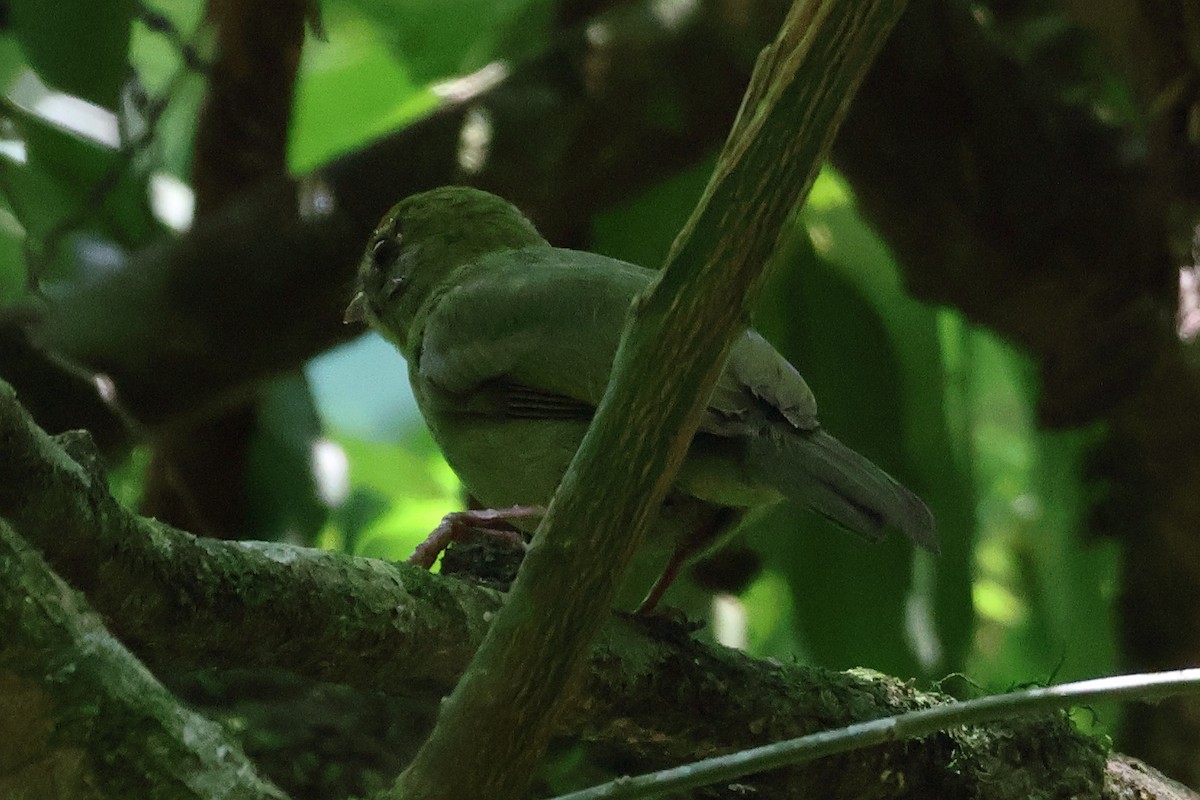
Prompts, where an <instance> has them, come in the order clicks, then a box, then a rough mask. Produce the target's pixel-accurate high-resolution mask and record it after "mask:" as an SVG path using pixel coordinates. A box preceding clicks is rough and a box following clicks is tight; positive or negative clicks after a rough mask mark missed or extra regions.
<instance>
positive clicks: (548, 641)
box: [392, 0, 904, 800]
mask: <svg viewBox="0 0 1200 800" xmlns="http://www.w3.org/2000/svg"><path fill="white" fill-rule="evenodd" d="M903 7H904V3H903V0H868V1H865V2H864V1H858V0H812V1H811V2H806V1H805V0H801V2H798V3H796V4H795V5H794V6H793V7H792V9H791V12H790V13H789V15H788V17H787V19H786V20H785V22H784V25H783V28H782V30H781V31H780V34H779V37H778V38H777V39H776V41H775V43H774V44H773V45H772V46H771V47H770V48H769V49H768V51H767V52H766V53H765V54H764V56H763V57H761V58H760V59H759V63H758V67H757V68H756V70H755V73H754V76H753V77H752V79H751V87H750V89H749V91H748V100H747V101H746V102H744V103H743V108H742V111H741V114H740V115H739V119H738V121H737V123H736V124H735V125H734V128H733V132H732V133H731V136H730V139H729V141H728V142H727V143H726V145H725V149H724V151H723V152H722V154H721V157H720V159H719V161H718V164H717V169H716V172H715V173H714V175H713V178H712V180H711V182H710V184H709V186H708V189H707V190H706V192H705V195H704V197H703V198H702V200H701V202H700V205H699V206H698V208H697V209H696V211H695V212H694V213H693V215H692V218H691V219H690V220H689V222H688V224H687V225H686V226H685V227H684V229H683V231H682V232H681V233H680V235H679V238H678V239H677V241H676V243H675V246H674V247H673V249H672V254H671V256H670V258H669V264H668V266H667V268H666V270H665V272H664V273H663V275H662V277H661V279H660V280H659V282H658V283H657V284H656V285H655V286H654V287H652V288H651V290H650V292H649V294H648V295H646V296H643V297H642V298H640V299H639V300H638V301H637V302H636V303H635V305H634V312H633V314H632V317H631V324H630V327H629V328H628V329H627V331H626V334H625V337H624V339H623V340H622V343H621V346H620V350H619V352H618V354H617V357H616V362H615V364H614V371H613V376H612V380H611V382H610V384H609V387H608V391H607V392H606V394H605V396H604V400H603V402H601V404H600V408H599V409H598V411H597V413H596V417H595V419H594V421H593V423H592V425H591V427H590V428H589V430H588V433H587V436H586V438H585V439H584V441H583V444H582V445H581V446H580V449H579V452H578V453H577V454H576V456H575V459H574V460H573V462H572V464H571V467H570V469H569V470H568V471H567V474H566V476H565V477H564V478H563V482H562V485H561V486H560V487H559V490H558V492H557V494H556V495H555V498H554V501H553V502H552V503H551V506H550V510H549V513H548V514H547V517H546V519H545V520H544V522H543V523H542V526H541V528H540V529H539V531H538V534H537V536H536V537H535V539H534V544H533V547H532V548H531V550H530V552H529V554H528V556H527V557H526V560H525V563H524V564H523V566H522V569H521V573H520V576H519V577H518V579H517V582H516V583H515V584H514V586H513V589H512V591H511V592H510V594H509V597H508V600H507V603H506V605H505V607H504V609H503V610H502V611H501V613H500V614H499V615H498V617H497V618H496V620H495V621H494V622H493V625H492V628H491V630H490V631H489V633H488V636H487V638H486V639H485V641H484V644H483V646H482V647H481V648H480V651H479V653H478V654H477V655H476V658H475V660H474V661H473V662H472V666H471V668H470V669H469V671H468V673H467V675H466V676H465V677H464V678H463V680H462V682H461V683H460V684H459V686H458V688H457V689H456V690H455V692H454V693H453V694H452V695H451V697H450V698H449V699H448V701H447V702H446V704H445V706H444V707H443V712H442V717H441V719H440V720H439V722H438V725H437V727H436V729H435V730H434V732H433V734H432V735H431V737H430V739H429V741H428V742H426V744H425V746H424V747H423V748H422V749H421V751H420V752H419V753H418V754H417V757H416V759H415V760H414V762H413V764H412V765H411V766H410V767H409V769H408V771H406V772H405V773H404V774H403V775H402V776H401V777H400V779H399V781H398V782H397V784H396V786H395V787H393V790H392V796H394V797H403V798H406V799H412V798H460V797H488V798H497V799H498V800H504V798H515V797H517V796H519V795H520V794H521V792H522V790H523V789H524V788H525V786H526V784H527V782H528V779H529V775H530V774H531V772H532V771H533V769H534V767H535V766H536V764H537V761H538V759H539V758H540V757H541V755H542V752H543V751H544V749H545V746H546V743H547V741H548V738H549V734H550V730H551V726H552V725H553V723H554V720H555V714H556V711H557V709H558V708H560V707H561V705H562V703H563V699H564V693H565V692H566V691H567V690H568V689H569V687H570V686H571V685H572V682H573V681H575V680H576V678H577V676H578V674H579V671H580V668H581V666H582V664H583V660H584V659H585V658H586V656H587V651H588V648H589V646H590V644H591V641H592V637H593V635H594V633H595V632H596V630H597V628H598V627H599V625H600V622H601V621H602V620H603V619H604V618H605V616H606V615H607V612H608V610H609V608H610V605H611V602H612V598H613V595H614V593H615V591H616V587H617V585H618V583H619V581H620V579H621V576H622V574H623V573H624V570H625V568H626V566H627V565H628V563H629V561H630V560H631V559H632V557H633V553H634V551H635V550H636V549H637V547H638V545H639V544H640V542H641V539H642V538H643V535H644V533H645V531H646V530H647V528H648V527H649V525H650V523H651V521H652V520H653V518H654V517H655V515H656V514H657V512H658V509H659V506H660V504H661V502H662V499H663V497H664V496H665V494H666V492H667V490H668V488H669V487H670V485H671V483H672V481H673V480H674V477H675V474H676V472H677V470H678V468H679V465H680V463H681V461H682V460H683V457H684V455H685V453H686V451H687V447H688V444H689V442H690V441H691V438H692V435H693V433H694V432H695V430H696V426H697V424H698V423H699V420H700V415H701V413H702V410H703V407H704V405H705V401H706V399H707V398H708V396H709V394H710V393H711V391H712V387H713V385H714V384H715V382H716V379H717V376H718V374H719V372H720V369H721V365H722V363H723V361H724V355H725V353H726V352H727V351H728V348H729V346H730V343H731V342H732V341H733V339H734V337H735V336H736V335H737V334H738V333H739V332H740V331H741V330H742V329H743V326H744V324H745V319H746V317H747V309H748V308H749V307H750V306H751V304H752V303H753V300H754V297H755V295H756V293H757V292H758V290H759V288H760V287H761V285H762V279H763V275H762V273H763V267H764V265H765V264H766V262H767V260H768V256H769V255H770V253H771V251H772V250H773V249H774V246H775V243H776V240H777V239H778V236H779V231H780V229H781V227H782V226H783V224H784V223H785V222H786V221H787V218H788V216H789V215H790V214H791V212H792V210H793V209H794V208H795V206H796V204H797V203H798V202H800V201H801V200H802V199H803V197H804V194H805V193H806V191H807V190H808V187H809V186H810V185H811V183H812V181H813V179H814V178H815V176H816V174H817V171H818V170H819V168H820V166H821V164H822V163H823V162H824V160H825V157H826V155H827V153H828V150H829V145H830V143H831V141H832V139H833V135H834V133H835V131H836V130H837V126H838V123H839V122H840V121H841V119H842V117H843V116H844V114H845V111H846V107H847V105H848V103H849V100H850V98H851V97H852V96H853V94H854V90H855V89H856V88H857V86H858V84H859V82H860V81H861V79H862V76H863V75H864V74H865V72H866V70H867V68H868V66H869V65H870V63H871V60H872V59H873V57H874V56H875V53H876V52H877V51H878V49H879V47H880V46H881V44H882V43H883V41H884V39H885V38H886V36H887V34H888V32H889V31H890V30H891V27H892V25H893V24H894V23H895V21H896V19H897V18H898V17H899V15H900V12H901V10H902V9H903ZM614 463H622V464H627V465H629V466H630V467H631V468H629V469H620V470H614V469H612V466H611V465H612V464H614Z"/></svg>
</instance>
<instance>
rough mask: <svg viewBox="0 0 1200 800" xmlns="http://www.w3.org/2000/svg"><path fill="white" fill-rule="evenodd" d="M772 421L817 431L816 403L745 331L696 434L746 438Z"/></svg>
mask: <svg viewBox="0 0 1200 800" xmlns="http://www.w3.org/2000/svg"><path fill="white" fill-rule="evenodd" d="M772 418H775V419H778V420H780V421H782V422H785V423H786V424H787V425H789V426H791V427H794V428H796V429H797V430H800V431H809V430H815V429H817V428H818V427H820V423H818V422H817V400H816V398H815V397H813V393H812V390H811V389H809V388H808V384H807V383H806V382H805V381H804V378H803V377H801V375H800V373H799V372H797V371H796V368H795V367H793V366H792V365H791V364H790V363H789V362H788V360H787V359H785V358H784V357H783V356H781V355H780V354H779V351H777V350H776V349H775V348H774V347H772V346H771V344H770V343H769V342H768V341H767V340H766V339H764V338H763V337H762V336H760V335H759V334H758V333H756V332H754V331H746V332H745V333H743V334H742V335H741V336H740V337H738V338H737V339H736V340H735V341H734V343H733V346H732V347H731V348H730V350H729V357H728V359H727V360H726V362H725V369H724V370H723V371H722V373H721V376H720V378H718V379H717V385H716V387H715V388H714V389H713V394H712V397H711V398H710V399H709V403H708V410H707V412H706V414H705V416H704V418H703V420H702V421H701V423H700V429H701V430H703V431H706V432H708V433H716V434H720V435H739V434H746V433H750V432H751V431H754V432H757V431H758V430H759V429H761V428H762V426H763V424H764V423H766V422H769V421H770V420H771V419H772Z"/></svg>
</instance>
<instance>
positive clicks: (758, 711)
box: [0, 390, 1185, 800]
mask: <svg viewBox="0 0 1200 800" xmlns="http://www.w3.org/2000/svg"><path fill="white" fill-rule="evenodd" d="M86 442H87V439H86V436H84V435H82V434H78V435H75V434H72V435H67V436H63V437H59V439H58V441H56V440H55V439H53V438H51V437H49V436H47V435H46V434H45V433H43V432H42V431H41V430H40V429H38V428H37V427H36V425H35V424H34V423H33V422H32V420H31V419H29V417H28V415H26V414H25V413H24V412H23V410H22V409H21V408H20V406H19V405H18V404H17V403H16V401H15V399H14V397H13V396H12V394H11V392H10V391H7V390H5V391H2V392H0V444H2V445H3V447H4V450H5V452H6V453H7V454H8V457H6V458H5V459H3V460H0V518H3V519H4V520H8V521H11V522H12V523H13V524H14V526H15V527H17V528H18V529H19V530H20V532H21V533H22V534H23V535H24V537H25V538H26V540H28V541H29V542H32V543H33V544H35V545H36V546H37V547H38V548H39V549H41V550H42V551H43V552H44V553H45V554H46V557H47V559H48V560H49V561H51V563H52V564H53V566H54V568H55V570H56V571H57V572H58V573H59V574H61V575H63V576H64V577H66V578H68V579H69V580H71V582H72V583H74V584H75V585H78V586H85V587H87V590H88V596H89V600H90V601H91V603H92V605H93V606H94V607H95V608H96V609H97V611H98V612H99V613H100V614H101V615H102V616H103V617H104V618H105V619H106V621H107V623H108V625H109V626H110V627H111V629H112V630H113V632H114V633H116V634H117V635H118V636H120V637H121V639H122V641H124V642H127V643H128V645H129V646H130V647H131V648H132V649H133V650H134V651H135V652H136V654H137V655H138V656H139V657H140V658H142V659H143V660H144V661H145V662H146V663H147V664H148V665H149V666H150V667H151V668H153V669H155V670H157V671H170V672H179V671H185V670H193V669H204V668H209V667H225V668H235V669H236V668H249V669H254V670H262V669H276V670H288V671H291V672H295V673H297V674H300V675H303V676H305V677H307V678H310V679H312V680H315V681H325V682H337V683H342V684H348V685H351V686H354V687H356V688H358V689H359V690H361V691H363V692H367V693H373V692H387V693H390V694H407V695H409V696H411V697H413V698H414V700H416V701H417V702H419V703H422V704H423V707H424V708H425V709H426V711H425V713H428V712H429V711H430V710H432V708H433V707H435V706H436V705H437V704H438V702H439V698H440V697H441V696H442V695H443V694H444V693H446V692H448V691H450V689H451V688H452V687H453V685H454V683H455V681H456V679H457V678H458V676H459V675H460V674H461V673H462V671H463V670H464V669H465V668H466V665H467V663H468V661H469V659H470V657H471V655H472V654H473V652H474V651H475V649H476V648H477V647H478V645H479V643H480V642H481V641H482V639H483V636H484V633H485V631H486V629H487V625H488V622H489V620H490V618H491V617H492V616H493V615H494V614H495V612H496V611H497V610H498V608H499V607H500V597H499V596H498V595H497V594H496V593H495V592H492V591H490V590H486V589H479V588H475V587H471V586H468V585H466V584H462V583H460V582H458V581H455V580H450V579H446V578H441V577H437V576H432V575H430V574H428V573H426V572H424V571H423V570H419V569H415V568H411V567H407V566H405V565H392V564H385V563H383V562H379V561H373V560H370V559H361V558H350V557H346V556H341V555H336V554H330V553H324V552H321V551H315V550H307V549H304V548H296V547H291V546H287V545H263V544H258V545H256V544H243V543H234V542H223V541H212V540H203V539H196V538H195V537H192V536H191V535H189V534H187V533H184V532H182V531H178V530H174V529H172V528H170V527H168V526H165V525H161V524H158V523H156V522H154V521H152V520H146V519H143V518H141V517H138V516H136V515H135V514H133V513H131V512H129V511H128V510H126V509H124V508H122V507H120V506H119V505H118V504H116V502H115V501H114V500H113V499H112V498H111V496H109V495H108V493H107V491H105V489H104V488H103V484H102V480H103V479H102V473H101V472H100V471H99V470H98V469H97V467H98V464H97V459H96V454H95V451H94V450H90V449H89V448H88V447H87V446H86ZM64 444H65V445H66V446H67V447H68V448H69V452H68V451H67V450H64V449H63V447H62V445H64ZM29 558H34V559H36V556H33V555H32V554H29V555H28V557H25V556H23V557H22V560H26V561H27V560H28V559H29ZM16 563H18V559H15V558H12V559H0V565H10V564H16ZM60 590H61V589H58V590H56V591H60ZM22 591H28V588H26V589H23V590H22ZM34 594H35V596H36V593H34ZM2 596H4V597H11V596H14V595H11V594H10V593H5V594H3V595H2ZM15 596H17V597H18V598H23V597H24V596H25V595H24V594H18V595H15ZM71 602H72V603H75V604H76V605H77V601H74V600H72V601H71ZM59 607H62V608H66V607H68V606H67V605H63V604H61V603H60V604H59ZM5 630H11V627H6V628H5ZM15 641H16V640H15V639H13V638H12V637H6V638H5V639H4V640H2V642H0V645H2V646H0V663H4V662H3V659H4V657H6V656H7V655H8V653H9V651H8V650H6V649H4V648H9V647H12V646H13V645H12V643H13V642H15ZM22 658H24V656H22ZM22 663H23V662H22ZM13 697H14V696H13V694H12V693H11V692H9V691H8V690H7V689H6V690H4V691H2V692H0V705H2V704H4V703H10V702H14V699H13ZM944 699H945V698H942V697H939V696H936V695H931V694H927V693H923V692H918V691H917V690H915V689H914V688H913V687H912V686H911V685H910V684H908V683H902V682H899V681H897V680H895V679H892V678H887V677H885V676H882V675H878V674H876V673H870V672H866V671H851V672H847V673H835V672H830V671H828V670H822V669H817V668H809V667H801V666H797V665H783V664H778V663H771V662H759V661H755V660H753V659H751V658H748V657H747V656H745V655H743V654H741V653H738V652H736V651H732V650H728V649H725V648H718V647H711V646H708V645H703V644H700V643H698V642H696V641H694V640H693V639H692V638H691V637H690V636H689V635H688V634H687V632H686V631H684V630H681V629H678V628H674V627H672V626H670V625H666V626H661V625H652V624H651V625H647V624H645V623H636V622H633V621H629V620H625V619H621V618H615V617H610V618H609V619H608V621H607V623H606V624H605V625H604V627H603V629H602V631H601V634H600V636H599V638H598V639H597V641H596V644H595V646H594V648H593V649H592V651H591V656H590V660H589V662H588V671H587V675H586V677H585V679H584V681H583V683H582V684H581V689H580V691H579V692H578V693H577V694H575V695H574V696H573V698H572V702H571V703H570V704H569V705H568V706H567V707H566V708H565V709H564V712H563V714H562V716H561V717H560V719H559V721H558V725H557V727H556V729H555V733H554V735H555V736H558V737H563V738H566V739H568V740H570V741H576V742H583V743H584V744H586V745H587V746H588V747H589V748H590V751H591V752H593V753H601V754H604V757H605V758H606V759H607V760H612V759H617V760H618V761H619V762H620V763H625V764H628V765H630V768H631V769H651V768H656V767H663V766H669V765H674V764H679V763H684V762H686V761H688V760H689V759H692V758H694V757H695V755H696V754H697V753H705V754H710V753H716V752H725V751H729V750H734V749H739V748H744V747H748V746H753V745H757V744H762V743H765V742H770V741H777V740H780V739H784V738H789V737H793V736H798V735H802V734H804V733H809V732H812V731H815V730H820V729H828V728H831V727H836V726H838V725H844V724H849V723H851V722H856V721H863V720H867V719H873V718H878V717H881V716H885V715H889V714H894V713H897V712H899V711H903V710H907V709H913V708H923V707H928V706H929V705H931V704H933V703H937V702H942V701H943V700H944ZM698 709H702V713H698V711H697V710H698ZM0 718H10V717H9V716H7V715H0ZM0 741H6V742H10V743H15V742H16V741H17V739H16V738H13V737H0ZM1034 749H1036V750H1037V752H1038V757H1037V758H1033V759H1030V758H1027V757H1025V754H1027V753H1028V752H1030V751H1031V750H1034ZM1095 753H1096V751H1095V749H1094V745H1093V743H1091V742H1089V741H1088V740H1086V739H1085V738H1083V737H1081V736H1080V735H1079V734H1078V733H1077V732H1075V731H1074V730H1073V729H1071V727H1070V725H1069V724H1068V723H1067V722H1066V720H1065V718H1063V717H1059V716H1056V717H1053V718H1051V719H1047V720H1042V721H1039V722H1035V723H1026V722H1018V723H1014V724H1005V725H994V726H988V727H987V729H986V731H985V730H982V729H972V730H970V731H963V732H950V733H947V734H943V735H941V736H938V737H933V738H931V739H929V740H926V741H924V742H920V743H909V744H907V745H895V746H891V747H888V748H882V749H871V750H866V751H863V752H860V753H854V754H849V755H846V756H844V757H840V758H837V759H826V760H822V761H818V762H815V763H813V764H810V765H807V766H806V767H804V768H803V769H796V770H789V771H785V772H779V773H773V774H771V775H766V776H761V777H760V778H756V779H754V780H753V781H749V782H747V783H748V785H753V786H756V787H758V788H760V789H761V790H762V791H764V792H770V793H777V794H782V795H793V794H794V793H796V792H798V793H800V794H801V795H808V794H820V795H821V796H823V797H829V798H835V799H836V798H840V797H861V796H862V793H863V792H864V791H865V790H866V789H868V788H870V789H871V790H872V791H873V792H875V793H876V794H875V796H879V797H891V796H913V795H912V794H911V792H914V791H916V792H917V793H918V794H921V793H925V794H927V795H929V796H932V795H935V794H936V795H937V796H940V797H946V798H949V799H950V800H953V799H954V798H958V797H962V798H968V797H969V798H980V797H984V798H986V797H991V796H994V795H992V794H989V792H990V791H992V788H993V787H994V786H995V785H996V783H997V781H998V779H997V774H1003V775H1004V776H1005V777H1004V780H1006V781H1012V782H1014V784H1013V785H1018V786H1027V787H1037V788H1038V789H1039V790H1041V789H1045V790H1047V791H1048V792H1049V793H1050V794H1055V793H1056V792H1055V789H1054V787H1060V788H1061V789H1062V790H1061V791H1059V792H1057V793H1058V794H1059V795H1063V796H1065V795H1071V796H1079V797H1088V796H1093V797H1094V796H1097V794H1096V793H1097V792H1098V791H1099V790H1098V785H1099V770H1100V768H1099V766H1097V762H1096V755H1095ZM1117 758H1118V757H1115V756H1114V757H1112V759H1110V765H1109V773H1108V775H1107V777H1106V779H1105V780H1106V781H1108V782H1113V781H1114V780H1115V779H1116V778H1115V777H1114V776H1115V775H1117V773H1114V769H1115V768H1119V769H1120V771H1119V776H1123V777H1121V780H1122V781H1124V783H1123V784H1122V785H1124V786H1126V787H1128V786H1131V785H1132V786H1135V787H1137V788H1138V789H1139V790H1142V791H1146V792H1149V793H1148V794H1145V795H1141V796H1143V797H1174V796H1179V797H1183V796H1185V795H1184V794H1178V795H1172V794H1170V793H1168V792H1167V791H1166V789H1154V786H1155V784H1154V782H1155V781H1161V779H1160V778H1159V777H1158V776H1156V775H1155V774H1154V773H1153V771H1152V770H1147V769H1145V768H1144V767H1129V766H1128V765H1126V764H1125V762H1124V761H1118V760H1117ZM948 765H953V768H951V767H950V766H948ZM1114 765H1116V766H1115V767H1114ZM879 775H889V776H891V778H890V779H889V781H888V782H885V784H883V785H880V784H878V780H877V776H879ZM901 776H903V777H901ZM864 781H865V782H868V783H869V784H870V786H867V785H865V784H864ZM1163 786H1166V784H1165V783H1164V784H1163ZM921 787H927V791H924V792H922V790H921ZM1147 787H1149V788H1147ZM1152 790H1153V791H1152ZM1160 791H1161V793H1159V792H1160Z"/></svg>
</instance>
